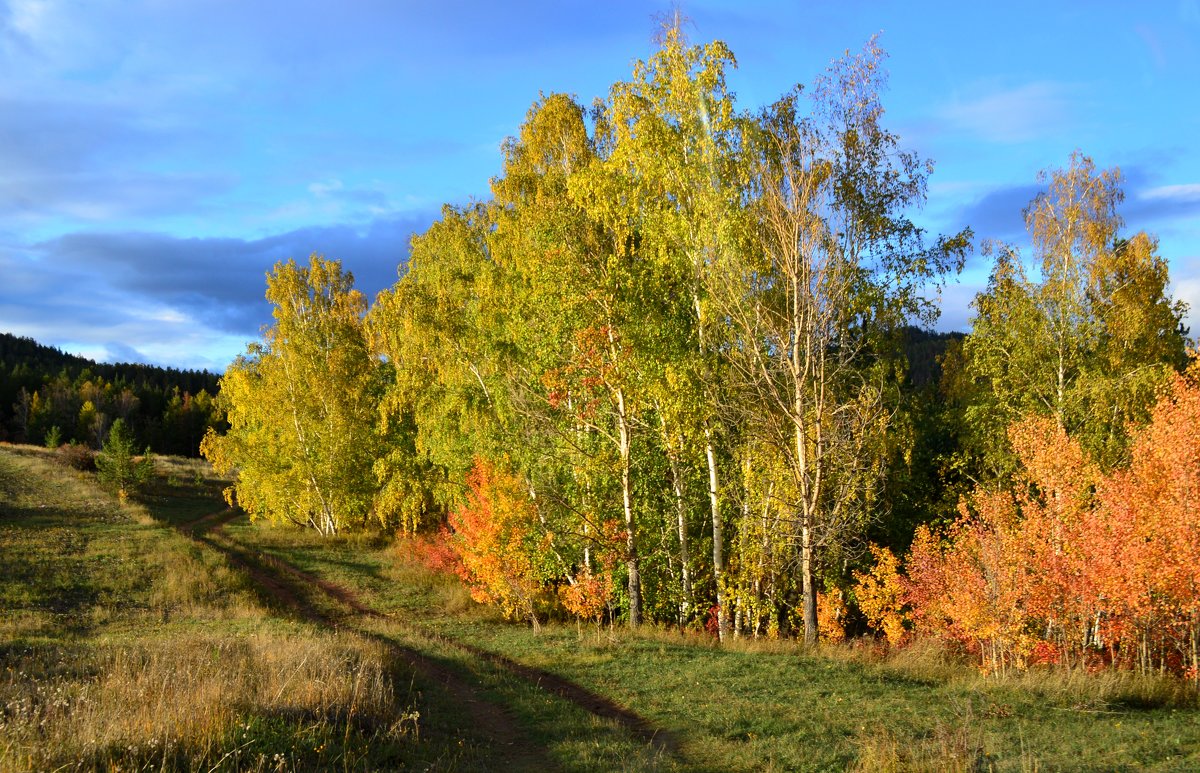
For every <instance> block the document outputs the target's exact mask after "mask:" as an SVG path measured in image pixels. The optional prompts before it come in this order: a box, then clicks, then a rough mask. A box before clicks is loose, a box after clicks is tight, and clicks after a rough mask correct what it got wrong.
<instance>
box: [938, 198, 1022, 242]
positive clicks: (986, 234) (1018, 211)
mask: <svg viewBox="0 0 1200 773" xmlns="http://www.w3.org/2000/svg"><path fill="white" fill-rule="evenodd" d="M1041 190H1042V186H1040V185H1011V186H1005V187H1001V188H996V189H994V190H992V191H990V192H988V193H986V194H984V195H983V196H982V197H981V198H979V199H977V200H976V201H975V202H973V203H971V204H968V205H967V206H966V207H964V208H963V210H962V211H961V213H959V214H958V215H957V216H956V217H955V218H954V220H955V222H961V223H966V224H967V225H969V226H970V227H971V228H972V229H973V230H974V231H975V236H976V238H977V240H983V239H1000V240H1003V241H1018V240H1020V239H1022V238H1023V237H1024V236H1025V216H1024V214H1023V213H1024V211H1025V208H1026V207H1028V206H1029V202H1031V201H1033V198H1034V197H1035V196H1037V195H1038V193H1039V192H1041Z"/></svg>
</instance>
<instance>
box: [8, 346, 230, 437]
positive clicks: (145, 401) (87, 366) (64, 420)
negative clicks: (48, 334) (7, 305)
mask: <svg viewBox="0 0 1200 773" xmlns="http://www.w3.org/2000/svg"><path fill="white" fill-rule="evenodd" d="M219 379H220V376H219V375H218V374H215V373H209V372H208V371H203V370H179V369H176V368H162V367H158V366H156V365H143V364H140V363H121V364H116V365H113V364H108V363H98V362H95V361H93V360H89V359H87V358H86V357H79V356H76V355H73V354H67V353H66V352H63V351H61V350H59V349H56V348H54V347H52V346H46V345H45V344H41V343H38V342H37V341H35V340H33V339H32V338H27V337H22V336H15V335H12V334H11V333H0V440H12V441H15V442H31V443H42V442H44V441H45V439H46V436H47V434H48V433H49V432H50V430H51V428H52V427H56V428H57V429H58V433H59V436H60V437H61V439H62V440H63V442H67V441H78V442H82V443H87V444H89V445H93V446H95V445H99V444H100V443H101V442H102V441H103V438H104V436H105V434H106V432H107V427H108V425H110V424H111V422H112V420H113V419H114V418H117V417H120V418H123V419H125V420H126V422H127V423H129V424H130V425H131V426H133V427H134V429H135V432H136V434H137V435H138V438H139V441H140V442H143V443H148V444H149V445H151V447H152V448H153V449H154V450H155V451H157V452H159V453H171V454H184V455H195V454H196V452H197V448H198V446H199V442H200V438H202V437H203V435H204V429H205V427H206V426H207V425H209V424H211V423H212V421H213V414H214V411H213V406H212V398H213V397H214V396H215V395H216V393H217V389H218V382H219Z"/></svg>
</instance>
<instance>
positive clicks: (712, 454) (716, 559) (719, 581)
mask: <svg viewBox="0 0 1200 773" xmlns="http://www.w3.org/2000/svg"><path fill="white" fill-rule="evenodd" d="M704 441H705V442H704V455H705V458H707V459H708V504H709V508H710V509H711V511H712V530H713V581H714V582H715V584H716V586H717V637H718V638H719V639H720V640H721V641H725V640H726V639H727V638H729V622H730V621H729V610H728V609H726V606H727V605H726V603H725V601H726V599H725V539H724V529H723V528H722V526H721V500H720V499H719V498H718V496H717V453H716V449H715V448H714V447H713V439H712V430H711V429H710V428H709V426H708V422H707V421H706V422H704Z"/></svg>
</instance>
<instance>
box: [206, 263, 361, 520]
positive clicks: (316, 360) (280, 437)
mask: <svg viewBox="0 0 1200 773" xmlns="http://www.w3.org/2000/svg"><path fill="white" fill-rule="evenodd" d="M353 284H354V279H353V276H352V275H350V274H349V273H347V272H344V271H342V267H341V264H340V263H339V262H338V261H333V260H326V259H325V258H323V257H321V256H319V255H316V254H314V255H313V256H312V257H311V258H310V259H309V264H308V266H307V267H305V266H300V265H297V264H296V262H295V261H292V260H289V261H288V262H287V263H277V264H276V265H275V269H274V271H273V272H272V273H271V274H269V275H268V276H267V300H268V301H270V302H271V303H272V304H273V305H274V307H275V308H274V310H273V312H272V313H273V316H274V320H275V322H274V324H273V325H272V326H271V327H269V328H267V329H266V330H265V331H264V334H263V342H262V343H254V344H251V345H250V346H249V347H248V348H247V353H246V354H245V355H244V356H242V357H239V358H238V359H237V360H236V361H235V362H234V363H233V364H232V365H231V366H230V367H229V369H228V370H227V371H226V373H225V376H224V377H223V378H222V379H221V392H220V397H219V403H220V406H221V407H223V408H224V410H225V414H226V418H227V421H228V422H229V430H228V432H227V433H225V434H223V435H221V434H218V433H217V432H216V431H215V430H213V429H211V428H210V429H209V431H208V434H207V435H206V436H205V438H204V442H203V443H202V445H201V451H202V453H203V454H204V456H205V457H207V458H208V459H209V461H211V462H212V463H213V466H214V467H215V468H216V469H217V470H218V471H220V472H222V473H230V472H236V480H235V482H234V484H233V486H231V487H230V488H229V489H228V490H227V491H226V498H227V499H229V501H230V504H233V503H235V502H236V503H237V504H238V505H240V506H241V507H242V508H244V509H245V510H246V511H247V512H248V513H250V515H251V517H254V518H266V519H268V520H270V521H272V522H286V523H293V524H296V525H299V526H304V527H309V528H313V529H316V530H317V531H318V532H320V533H321V534H325V535H331V534H335V533H337V532H339V531H341V530H343V529H347V528H355V527H360V526H362V525H363V524H364V523H365V522H366V520H367V518H368V517H369V516H370V515H371V513H372V504H373V498H374V496H375V492H376V483H375V478H374V476H373V474H372V463H373V460H374V457H375V453H376V443H375V417H376V411H377V408H376V404H377V400H378V393H379V367H378V363H377V361H376V360H375V358H374V357H373V356H372V354H371V351H370V349H369V347H368V345H367V339H366V335H365V333H364V323H363V316H364V314H365V313H366V301H365V300H364V298H363V297H362V294H361V293H359V292H358V291H356V290H355V289H354V287H353Z"/></svg>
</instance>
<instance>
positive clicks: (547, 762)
mask: <svg viewBox="0 0 1200 773" xmlns="http://www.w3.org/2000/svg"><path fill="white" fill-rule="evenodd" d="M240 514H241V513H240V511H238V510H233V509H227V510H222V511H218V512H215V513H209V514H208V515H205V516H203V517H201V518H198V519H196V520H194V521H191V522H190V523H188V524H185V525H183V526H181V527H180V529H181V530H182V531H183V532H184V533H185V534H187V535H188V536H190V537H192V538H194V539H196V540H198V541H201V542H203V543H204V544H206V545H208V546H210V547H212V548H213V549H215V550H217V551H220V552H221V553H223V554H224V555H225V556H226V558H227V559H228V560H229V561H230V562H231V563H233V564H234V565H236V566H237V567H238V568H240V569H242V570H243V571H245V572H246V573H248V574H249V575H250V576H251V577H252V578H253V579H254V581H255V583H257V584H258V585H259V587H260V588H262V589H263V590H264V591H265V592H266V593H267V594H268V595H269V596H270V597H271V598H272V599H273V600H274V601H276V602H277V603H278V604H280V605H281V606H283V607H285V608H287V609H288V610H290V611H291V612H292V613H293V614H295V615H296V616H298V617H300V618H301V619H303V620H306V621H308V622H310V623H314V624H316V625H320V626H322V627H326V628H344V627H346V626H345V625H344V621H343V620H339V619H336V618H334V617H331V616H330V615H328V614H326V613H324V612H322V611H321V610H319V609H316V608H315V607H313V606H312V605H311V604H309V603H307V602H305V601H304V600H303V599H302V598H301V597H300V595H298V594H297V593H296V591H295V590H294V589H293V588H294V586H292V585H291V584H289V583H286V582H282V581H281V578H280V573H283V574H286V575H288V576H290V577H291V578H292V579H293V580H300V581H302V582H304V583H308V584H310V585H312V586H315V587H317V588H319V589H320V590H321V591H322V592H324V593H326V594H327V595H329V596H331V597H332V598H334V599H335V600H337V601H339V602H341V603H342V604H344V605H345V606H348V607H350V608H351V609H353V610H354V611H355V612H356V613H358V614H362V615H367V616H373V617H379V616H381V615H380V614H379V613H378V612H377V611H375V610H371V609H369V608H367V607H366V606H364V605H361V604H357V603H356V602H355V601H354V594H353V593H352V592H351V591H350V590H349V589H345V588H340V587H339V586H336V585H334V584H332V583H329V582H325V581H323V580H318V579H317V578H314V577H311V576H310V575H308V574H307V573H305V572H302V571H300V570H299V569H297V568H295V567H293V566H291V565H290V564H287V563H286V562H283V561H281V560H279V559H278V558H275V557H273V556H263V555H256V554H253V553H252V552H251V551H248V550H246V549H245V548H243V547H242V546H240V545H238V544H236V543H234V542H232V541H231V540H229V539H228V538H223V537H222V535H221V534H220V532H221V527H223V526H224V525H225V524H226V523H228V522H229V521H231V520H233V519H234V518H235V517H237V516H238V515H240ZM267 567H270V568H269V569H268V568H267ZM354 630H355V632H356V633H358V634H360V635H363V636H366V637H368V638H370V639H373V640H375V641H378V642H380V643H381V644H383V645H384V646H386V647H387V648H388V649H389V650H390V651H391V652H392V654H393V655H394V656H395V657H397V658H399V659H400V660H402V661H403V662H405V663H407V664H408V666H409V667H410V668H411V669H412V671H413V672H414V673H415V674H416V675H417V677H418V679H419V680H420V681H422V682H423V683H425V684H427V685H429V686H431V687H436V688H437V689H439V690H440V691H441V692H442V693H443V694H444V695H446V696H447V697H448V698H449V700H450V701H451V702H452V703H453V704H454V705H457V706H461V707H463V708H464V709H465V711H466V713H467V714H468V716H469V718H470V723H471V725H470V727H471V734H472V735H473V736H475V737H478V738H480V740H482V741H483V742H484V743H485V744H486V747H487V750H488V755H489V761H490V762H492V763H493V764H494V765H495V769H496V770H529V771H553V770H556V769H558V766H557V765H555V763H554V762H553V761H552V760H551V759H550V758H549V757H547V756H546V754H545V753H544V751H543V750H541V749H540V748H538V747H537V746H536V745H534V744H532V743H530V742H529V740H528V738H527V737H526V735H525V733H524V731H523V730H522V729H521V728H520V727H519V726H518V724H517V722H516V721H515V719H514V718H513V717H512V716H511V715H510V714H509V713H508V712H507V711H506V710H505V709H504V707H502V706H499V705H497V704H495V703H492V702H491V701H489V700H487V699H486V698H484V697H483V696H482V695H481V694H480V689H479V687H478V686H475V685H472V684H470V683H469V682H468V681H467V680H466V679H464V678H463V676H462V675H461V674H459V673H458V672H457V671H455V670H453V669H451V668H449V667H448V666H446V665H443V664H442V663H439V662H437V661H436V660H433V659H431V658H429V657H427V656H426V655H424V654H423V653H421V652H418V651H417V650H414V649H412V648H410V647H405V646H403V645H401V644H398V643H397V642H395V641H392V640H391V639H389V638H387V637H384V636H380V635H379V634H376V633H373V632H370V631H366V630H363V629H360V628H355V629H354Z"/></svg>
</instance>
